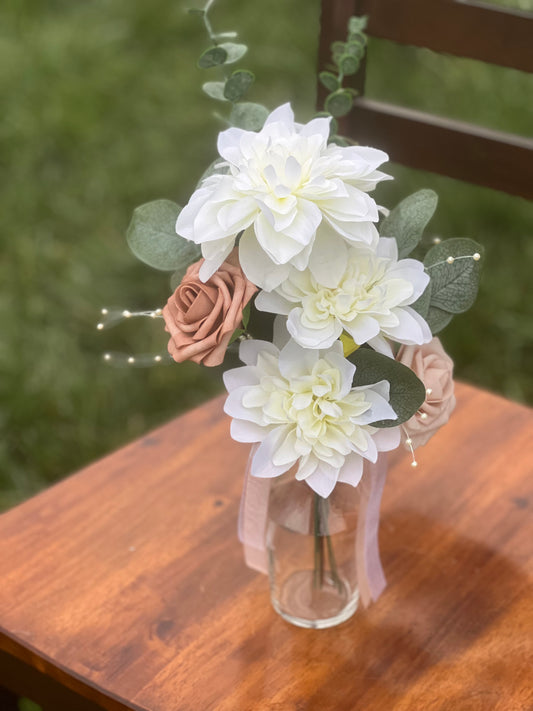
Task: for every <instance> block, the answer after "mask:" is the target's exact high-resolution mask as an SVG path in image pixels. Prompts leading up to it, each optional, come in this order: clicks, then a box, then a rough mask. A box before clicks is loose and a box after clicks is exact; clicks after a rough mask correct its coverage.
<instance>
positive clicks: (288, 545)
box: [266, 472, 359, 629]
mask: <svg viewBox="0 0 533 711" xmlns="http://www.w3.org/2000/svg"><path fill="white" fill-rule="evenodd" d="M358 508H359V491H358V489H357V488H354V487H352V486H350V485H348V484H337V486H336V487H335V489H334V490H333V492H332V493H331V494H330V496H329V497H328V498H327V499H324V498H322V497H321V496H319V495H318V494H316V493H315V492H314V491H313V490H312V489H311V488H310V487H309V486H308V485H307V484H306V483H305V482H300V481H296V480H295V479H294V473H293V472H290V473H289V474H286V475H284V476H283V477H280V478H279V479H276V480H274V481H273V482H272V488H271V491H270V499H269V510H268V523H267V538H266V542H267V550H268V565H269V577H270V593H271V599H272V605H273V607H274V609H275V610H276V612H278V613H279V614H280V615H281V616H282V617H283V618H284V619H285V620H287V621H288V622H291V623H292V624H294V625H297V626H299V627H308V628H314V629H322V628H326V627H333V626H334V625H338V624H340V623H341V622H344V621H345V620H347V619H348V618H349V617H351V616H352V615H353V613H354V612H355V611H356V609H357V605H358V601H359V592H358V589H357V575H356V564H355V543H356V535H357V515H358Z"/></svg>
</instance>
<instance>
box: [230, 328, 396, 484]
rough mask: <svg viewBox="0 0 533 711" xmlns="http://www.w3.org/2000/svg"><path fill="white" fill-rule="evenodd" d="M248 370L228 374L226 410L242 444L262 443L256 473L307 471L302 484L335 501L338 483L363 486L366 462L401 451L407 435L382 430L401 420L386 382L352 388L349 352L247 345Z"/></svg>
mask: <svg viewBox="0 0 533 711" xmlns="http://www.w3.org/2000/svg"><path fill="white" fill-rule="evenodd" d="M239 355H240V358H241V360H242V361H243V362H244V363H245V364H246V365H245V366H244V367H241V368H236V369H233V370H229V371H226V373H225V374H224V383H225V385H226V388H227V390H228V392H229V395H228V398H227V399H226V403H225V406H224V410H225V412H226V413H227V414H229V415H230V416H231V417H232V418H233V421H232V423H231V436H232V437H233V439H235V440H237V441H238V442H260V445H259V447H258V449H257V451H256V453H255V456H254V459H253V461H252V468H251V473H252V475H253V476H257V477H275V476H279V475H281V474H283V473H284V472H286V471H288V470H289V469H290V468H291V467H292V466H294V465H295V464H296V463H297V462H298V463H299V466H298V471H297V473H296V478H297V479H299V480H305V481H306V483H307V484H308V485H309V486H310V487H311V488H312V489H313V490H314V491H315V492H316V493H318V494H320V496H323V497H327V496H329V494H330V493H331V491H332V490H333V488H334V487H335V484H336V483H337V482H346V483H349V484H352V485H353V486H356V485H357V484H358V483H359V481H360V479H361V476H362V472H363V461H364V460H365V459H367V460H369V461H371V462H375V461H376V459H377V456H378V452H381V451H389V450H391V449H395V448H396V447H397V446H398V445H399V443H400V431H399V427H392V428H384V429H378V428H376V427H373V426H372V425H371V423H372V422H375V421H377V420H380V419H396V414H395V412H394V410H393V409H392V407H391V406H390V404H389V402H388V399H389V383H388V382H387V381H385V380H383V381H381V382H379V383H375V384H372V385H367V386H360V387H352V382H353V376H354V373H355V366H354V365H353V364H352V363H350V362H349V361H348V360H346V359H345V358H344V356H343V355H342V346H341V344H340V343H336V344H335V346H334V347H333V348H331V349H329V350H326V351H318V350H306V349H303V348H301V347H300V346H299V345H298V344H297V343H295V342H294V341H293V340H290V341H289V342H288V343H287V344H286V345H285V346H284V347H283V348H282V350H281V351H280V350H278V348H276V346H275V345H273V344H272V343H268V342H266V341H253V340H248V341H244V342H243V343H242V344H241V347H240V352H239Z"/></svg>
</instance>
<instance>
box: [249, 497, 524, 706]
mask: <svg viewBox="0 0 533 711" xmlns="http://www.w3.org/2000/svg"><path fill="white" fill-rule="evenodd" d="M381 530H382V536H381V537H382V546H383V552H384V553H383V559H384V567H385V571H386V573H387V576H388V578H389V586H388V588H387V589H386V591H385V592H384V594H383V596H382V597H381V598H380V600H379V601H378V603H376V604H374V605H372V606H371V607H370V608H369V609H368V610H367V611H358V612H357V613H356V615H355V616H354V618H352V620H350V621H349V622H347V623H345V624H344V625H342V626H340V627H338V628H334V629H330V630H322V631H311V630H300V629H297V628H293V627H291V626H290V625H289V624H287V623H286V622H284V621H283V620H281V619H278V618H275V619H274V620H272V619H270V623H271V624H270V626H269V627H268V628H267V629H261V630H258V631H257V632H256V635H255V637H254V639H253V640H252V639H250V640H249V641H250V642H252V643H253V648H254V649H253V651H252V649H248V651H249V652H250V653H251V654H250V656H248V654H247V645H246V643H245V644H244V645H243V647H242V648H241V650H240V654H242V663H243V668H246V665H249V664H250V662H252V659H251V656H256V655H257V653H258V651H261V654H260V657H261V658H263V659H271V658H275V659H276V664H273V665H269V664H267V665H265V666H264V669H262V670H257V669H256V670H254V671H255V672H256V674H257V678H256V680H255V683H254V684H253V689H252V688H251V687H250V686H247V692H246V698H245V696H244V695H243V698H242V705H239V706H238V707H236V708H238V709H243V710H246V711H249V710H250V709H252V708H253V709H254V711H282V710H283V711H343V710H344V709H345V710H346V711H363V710H364V711H382V710H383V711H392V710H393V709H394V711H415V710H416V711H419V710H420V711H422V710H423V711H430V710H431V711H433V710H435V711H448V710H449V711H478V710H479V711H490V710H491V709H498V711H499V710H500V709H501V711H515V709H516V711H518V710H519V709H529V708H533V687H532V685H531V681H530V679H531V671H530V670H531V669H532V668H533V640H532V639H531V629H532V625H533V587H532V586H531V582H530V581H528V578H527V577H526V576H525V575H524V574H523V573H522V572H521V571H520V570H519V569H518V568H517V567H516V566H515V565H513V564H511V563H510V562H509V561H508V560H507V559H506V558H504V557H502V556H501V555H499V554H497V553H496V552H495V551H493V550H491V549H490V548H488V547H486V546H484V545H482V544H479V543H477V542H474V541H472V540H469V539H467V538H464V537H461V536H459V535H457V533H456V532H455V531H453V530H452V529H448V528H446V527H444V526H443V525H442V524H440V523H438V522H435V521H432V520H430V519H428V518H425V517H423V516H421V515H419V514H418V513H414V512H411V511H405V512H395V513H394V514H392V515H388V516H385V517H384V518H383V521H382V528H381ZM511 609H512V610H513V614H512V615H510V614H509V613H510V611H511ZM258 635H261V636H260V637H258ZM259 647H262V650H259ZM272 655H275V656H274V657H272ZM248 668H249V666H248ZM280 670H281V671H280ZM277 689H279V696H278V695H277ZM250 692H253V693H252V698H257V699H258V703H257V704H255V705H253V706H250V698H251V697H250ZM511 695H512V698H511ZM260 699H262V700H261V701H260ZM267 699H268V701H267ZM304 700H305V701H304ZM502 702H503V703H504V705H503V706H501V705H498V704H499V703H502ZM506 704H507V705H506ZM529 704H532V705H531V706H530V705H529Z"/></svg>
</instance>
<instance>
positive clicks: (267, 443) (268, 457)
mask: <svg viewBox="0 0 533 711" xmlns="http://www.w3.org/2000/svg"><path fill="white" fill-rule="evenodd" d="M284 435H285V428H284V427H277V428H276V429H274V430H272V431H271V432H269V433H268V435H267V436H266V437H265V439H264V440H263V441H262V442H261V444H260V445H259V447H258V448H257V451H256V453H255V455H254V458H253V459H252V467H251V474H252V476H257V477H261V478H270V477H274V476H280V474H284V473H285V472H286V471H287V470H288V469H290V468H291V467H292V465H293V464H294V462H295V461H296V460H294V461H293V462H290V463H287V464H279V465H276V464H274V462H273V459H274V456H275V453H276V451H277V449H278V448H279V446H280V444H281V442H282V441H283V438H284Z"/></svg>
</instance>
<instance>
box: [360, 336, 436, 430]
mask: <svg viewBox="0 0 533 711" xmlns="http://www.w3.org/2000/svg"><path fill="white" fill-rule="evenodd" d="M348 360H350V361H351V362H352V363H353V364H354V365H355V367H356V371H355V376H354V380H353V384H354V386H357V385H371V384H372V383H378V382H379V381H380V380H387V381H388V382H389V383H390V397H389V402H390V405H391V407H392V409H393V410H394V412H395V413H396V414H397V415H398V419H396V420H379V421H378V422H373V423H372V425H373V427H396V426H397V425H400V424H401V423H402V422H405V421H406V420H408V419H409V418H410V417H412V416H413V415H414V414H415V412H416V411H417V410H418V408H419V407H420V405H422V403H423V402H424V400H425V399H426V388H425V387H424V383H423V382H422V381H421V380H420V379H419V378H417V376H416V375H415V374H414V373H413V371H412V370H411V369H410V368H408V367H407V366H405V365H403V364H402V363H399V362H398V361H397V360H394V358H389V357H388V356H386V355H383V354H382V353H378V352H377V351H374V350H372V349H371V348H358V349H357V350H356V351H354V353H352V354H351V355H350V356H348Z"/></svg>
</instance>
